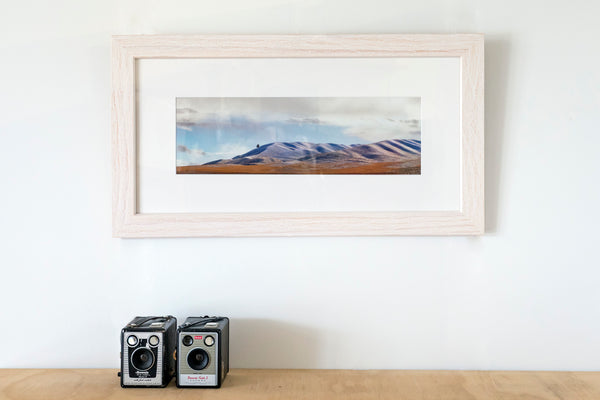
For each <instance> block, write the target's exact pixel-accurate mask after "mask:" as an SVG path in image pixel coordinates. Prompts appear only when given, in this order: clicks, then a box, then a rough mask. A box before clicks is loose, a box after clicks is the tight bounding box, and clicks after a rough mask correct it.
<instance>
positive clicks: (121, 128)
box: [111, 34, 484, 238]
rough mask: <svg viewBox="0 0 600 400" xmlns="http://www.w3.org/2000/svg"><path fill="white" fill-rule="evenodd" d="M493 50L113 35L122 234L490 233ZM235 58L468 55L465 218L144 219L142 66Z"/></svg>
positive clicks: (421, 42)
mask: <svg viewBox="0 0 600 400" xmlns="http://www.w3.org/2000/svg"><path fill="white" fill-rule="evenodd" d="M483 42H484V39H483V35H481V34H453V35H396V34H384V35H134V36H113V39H112V99H111V107H112V121H111V125H112V176H113V196H112V202H113V236H114V237H123V238H124V237H137V238H142V237H244V236H398V235H480V234H483V233H484V161H483V154H484V134H483V127H484V125H483V122H484V113H483V111H484V109H483V106H484V97H483V96H484V87H483V84H484V80H483V77H484V45H483ZM226 57H232V58H246V57H249V58H252V57H261V58H273V57H278V58H282V57H290V58H293V57H296V58H306V57H459V58H460V60H461V86H462V88H461V97H462V98H461V113H462V115H461V133H460V134H461V138H460V139H461V155H460V156H461V186H462V187H461V189H460V193H461V199H460V204H461V205H460V210H459V211H398V212H310V213H280V212H277V213H177V214H176V213H173V214H140V213H138V212H137V209H136V204H137V182H136V177H137V146H136V136H137V128H136V98H135V93H136V88H135V84H136V76H135V73H136V60H138V59H142V58H226Z"/></svg>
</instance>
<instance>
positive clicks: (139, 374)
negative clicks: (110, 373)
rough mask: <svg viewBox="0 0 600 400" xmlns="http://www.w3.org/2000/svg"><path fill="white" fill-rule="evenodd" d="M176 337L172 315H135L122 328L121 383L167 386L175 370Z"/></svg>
mask: <svg viewBox="0 0 600 400" xmlns="http://www.w3.org/2000/svg"><path fill="white" fill-rule="evenodd" d="M176 341H177V319H175V317H173V316H171V315H168V316H165V317H135V318H134V319H133V320H132V321H131V322H130V323H128V324H127V325H126V326H125V328H123V329H122V330H121V372H120V376H121V386H122V387H164V386H167V384H168V383H169V381H170V380H171V378H172V377H173V375H174V373H175V359H174V355H175V346H176Z"/></svg>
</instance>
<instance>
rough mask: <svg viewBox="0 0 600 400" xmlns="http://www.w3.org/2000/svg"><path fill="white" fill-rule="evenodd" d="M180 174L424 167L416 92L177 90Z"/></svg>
mask: <svg viewBox="0 0 600 400" xmlns="http://www.w3.org/2000/svg"><path fill="white" fill-rule="evenodd" d="M176 156H177V161H176V172H177V174H327V175H330V174H403V175H420V174H421V99H420V98H419V97H179V98H177V99H176Z"/></svg>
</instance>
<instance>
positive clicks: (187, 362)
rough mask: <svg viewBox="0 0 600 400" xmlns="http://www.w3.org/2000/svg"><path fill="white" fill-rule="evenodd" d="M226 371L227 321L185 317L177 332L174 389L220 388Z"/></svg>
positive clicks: (215, 318)
mask: <svg viewBox="0 0 600 400" xmlns="http://www.w3.org/2000/svg"><path fill="white" fill-rule="evenodd" d="M228 372H229V319H228V318H225V317H208V316H205V317H189V318H187V319H186V320H185V322H184V323H183V325H181V326H180V327H179V328H178V329H177V375H176V376H177V387H195V388H201V387H205V388H206V387H208V388H218V387H221V384H222V383H223V380H224V379H225V377H226V376H227V373H228Z"/></svg>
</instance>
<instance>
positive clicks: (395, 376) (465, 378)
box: [0, 369, 600, 400]
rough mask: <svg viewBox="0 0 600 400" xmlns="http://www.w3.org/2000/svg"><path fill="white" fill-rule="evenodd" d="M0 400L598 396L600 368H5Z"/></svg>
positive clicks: (553, 399)
mask: <svg viewBox="0 0 600 400" xmlns="http://www.w3.org/2000/svg"><path fill="white" fill-rule="evenodd" d="M0 399H2V400H5V399H6V400H13V399H15V400H16V399H18V400H29V399H36V400H37V399H40V400H41V399H44V400H53V399H60V400H68V399H77V400H87V399H89V400H92V399H94V400H95V399H110V400H112V399H165V400H168V399H178V400H183V399H208V400H210V399H228V400H229V399H231V400H246V399H260V400H268V399H278V400H280V399H302V400H321V399H322V400H328V399H344V400H353V399H357V400H358V399H360V400H368V399H377V400H386V399H390V400H392V399H393V400H403V399H407V400H408V399H410V400H421V399H423V400H425V399H427V400H446V399H448V400H450V399H452V400H463V399H465V400H480V399H481V400H484V399H485V400H487V399H490V400H491V399H493V400H513V399H514V400H517V399H518V400H523V399H528V400H546V399H548V400H558V399H561V400H570V399H572V400H587V399H590V400H598V399H600V372H502V371H387V370H382V371H355V370H275V369H273V370H268V369H267V370H264V369H263V370H253V369H235V370H232V371H231V372H230V373H229V375H228V376H227V379H226V380H225V383H224V384H223V387H222V388H221V389H178V388H176V387H175V382H174V381H172V382H171V384H170V385H169V386H168V387H167V388H164V389H122V388H121V387H120V386H119V378H118V377H117V370H113V369H4V370H0Z"/></svg>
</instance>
